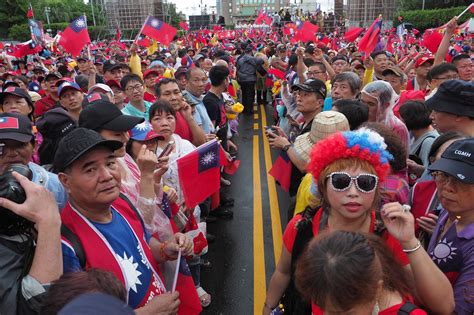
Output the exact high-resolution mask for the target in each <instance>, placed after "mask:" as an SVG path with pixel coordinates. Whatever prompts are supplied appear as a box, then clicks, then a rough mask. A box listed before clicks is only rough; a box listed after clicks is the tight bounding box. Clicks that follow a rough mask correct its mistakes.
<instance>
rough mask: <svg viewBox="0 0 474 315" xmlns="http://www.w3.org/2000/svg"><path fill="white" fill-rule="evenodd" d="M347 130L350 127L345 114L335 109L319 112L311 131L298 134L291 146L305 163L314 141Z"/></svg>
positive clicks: (307, 160)
mask: <svg viewBox="0 0 474 315" xmlns="http://www.w3.org/2000/svg"><path fill="white" fill-rule="evenodd" d="M348 130H350V127H349V121H348V120H347V118H346V116H344V115H343V114H341V113H339V112H335V111H325V112H321V113H319V114H317V115H316V117H314V119H313V123H312V125H311V131H310V132H307V133H304V134H302V135H300V136H298V137H297V138H296V140H295V143H294V145H293V146H294V149H295V151H296V153H297V154H298V156H299V157H300V158H301V159H302V160H303V161H305V162H306V163H307V162H309V154H310V152H311V148H312V147H313V145H314V144H315V143H316V142H318V141H319V140H322V139H324V138H326V137H327V136H329V135H331V134H333V133H335V132H337V131H348Z"/></svg>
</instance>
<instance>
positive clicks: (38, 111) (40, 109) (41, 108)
mask: <svg viewBox="0 0 474 315" xmlns="http://www.w3.org/2000/svg"><path fill="white" fill-rule="evenodd" d="M55 105H56V101H55V100H53V99H52V98H51V96H49V95H47V96H45V97H43V98H42V99H40V100H39V101H37V102H36V103H35V117H39V116H41V115H43V114H44V113H46V112H47V111H48V110H50V109H51V108H53V107H54V106H55Z"/></svg>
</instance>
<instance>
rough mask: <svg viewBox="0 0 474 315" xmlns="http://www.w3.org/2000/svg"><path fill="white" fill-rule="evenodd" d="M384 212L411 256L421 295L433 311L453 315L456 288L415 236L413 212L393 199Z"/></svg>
mask: <svg viewBox="0 0 474 315" xmlns="http://www.w3.org/2000/svg"><path fill="white" fill-rule="evenodd" d="M381 214H382V219H383V221H384V223H385V226H386V227H387V230H388V232H389V233H390V234H391V235H392V236H393V237H395V238H396V239H398V241H400V243H401V245H402V247H403V248H404V251H405V252H406V253H407V255H408V258H409V260H410V267H411V272H412V274H413V278H414V280H415V288H416V292H417V296H418V298H419V299H420V300H421V302H422V303H423V305H424V306H425V307H427V308H428V309H429V310H430V311H431V312H430V314H452V312H453V311H454V293H453V288H452V287H451V284H450V282H449V280H448V278H446V276H445V275H444V274H443V272H442V271H441V270H440V269H439V268H438V267H437V266H436V265H435V263H434V262H433V260H432V259H431V258H430V256H429V255H428V253H427V252H426V251H425V250H424V249H423V247H422V246H421V244H420V241H419V240H418V239H417V238H416V237H415V225H414V222H415V219H414V217H413V215H412V214H411V212H409V211H404V207H402V205H400V204H399V203H398V202H391V203H387V204H385V205H384V206H383V207H382V209H381Z"/></svg>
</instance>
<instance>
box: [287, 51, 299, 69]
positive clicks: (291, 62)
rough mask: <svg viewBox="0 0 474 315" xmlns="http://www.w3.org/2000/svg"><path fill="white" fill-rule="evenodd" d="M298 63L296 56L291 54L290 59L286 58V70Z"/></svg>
mask: <svg viewBox="0 0 474 315" xmlns="http://www.w3.org/2000/svg"><path fill="white" fill-rule="evenodd" d="M297 63H298V56H296V54H291V55H290V57H289V58H288V68H290V67H292V66H296V64H297Z"/></svg>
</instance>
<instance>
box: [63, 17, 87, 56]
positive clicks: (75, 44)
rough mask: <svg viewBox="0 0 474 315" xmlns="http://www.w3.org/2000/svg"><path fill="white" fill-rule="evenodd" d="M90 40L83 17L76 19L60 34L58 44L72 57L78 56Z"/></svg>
mask: <svg viewBox="0 0 474 315" xmlns="http://www.w3.org/2000/svg"><path fill="white" fill-rule="evenodd" d="M90 42H91V39H90V37H89V32H88V31H87V20H86V17H85V16H84V15H81V16H80V17H78V18H76V19H75V20H73V21H72V22H71V24H69V26H68V27H66V29H65V30H64V32H62V34H61V39H60V40H59V42H58V44H59V45H60V46H62V47H63V49H64V50H65V51H66V52H68V53H70V54H71V55H72V56H73V57H76V56H79V55H80V54H81V51H82V49H83V48H84V46H85V45H87V44H89V43H90Z"/></svg>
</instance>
